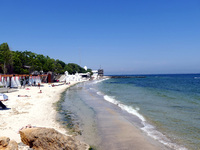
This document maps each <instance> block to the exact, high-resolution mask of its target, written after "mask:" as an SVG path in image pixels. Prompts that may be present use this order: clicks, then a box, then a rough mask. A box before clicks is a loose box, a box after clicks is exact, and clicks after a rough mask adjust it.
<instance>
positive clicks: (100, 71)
mask: <svg viewBox="0 0 200 150" xmlns="http://www.w3.org/2000/svg"><path fill="white" fill-rule="evenodd" d="M103 74H104V72H103V69H99V70H98V76H100V77H103Z"/></svg>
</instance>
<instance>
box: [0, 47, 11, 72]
mask: <svg viewBox="0 0 200 150" xmlns="http://www.w3.org/2000/svg"><path fill="white" fill-rule="evenodd" d="M12 58H13V57H12V51H11V50H10V48H9V46H8V44H7V43H3V44H1V45H0V64H1V70H2V71H3V73H4V74H7V73H8V74H10V73H13V59H12Z"/></svg>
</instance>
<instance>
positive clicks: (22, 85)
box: [20, 80, 23, 88]
mask: <svg viewBox="0 0 200 150" xmlns="http://www.w3.org/2000/svg"><path fill="white" fill-rule="evenodd" d="M20 82H21V88H22V86H23V80H21V81H20Z"/></svg>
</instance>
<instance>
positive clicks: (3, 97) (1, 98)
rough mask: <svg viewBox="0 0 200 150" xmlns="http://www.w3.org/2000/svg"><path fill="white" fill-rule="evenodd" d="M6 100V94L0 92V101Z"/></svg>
mask: <svg viewBox="0 0 200 150" xmlns="http://www.w3.org/2000/svg"><path fill="white" fill-rule="evenodd" d="M6 100H8V96H7V95H6V94H3V93H0V101H6Z"/></svg>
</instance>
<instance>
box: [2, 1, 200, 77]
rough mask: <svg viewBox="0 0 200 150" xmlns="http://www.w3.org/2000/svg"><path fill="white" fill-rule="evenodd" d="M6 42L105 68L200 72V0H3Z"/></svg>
mask: <svg viewBox="0 0 200 150" xmlns="http://www.w3.org/2000/svg"><path fill="white" fill-rule="evenodd" d="M4 42H7V43H8V45H9V46H10V49H11V50H12V51H16V50H19V51H25V50H28V51H32V52H34V53H37V54H43V55H45V56H47V55H48V56H49V57H51V58H54V59H60V60H62V61H64V62H65V63H77V64H79V65H81V66H82V67H84V66H85V65H86V66H88V68H91V69H99V68H100V67H101V68H103V69H104V71H105V74H160V73H161V74H162V73H200V0H1V1H0V44H2V43H4Z"/></svg>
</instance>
